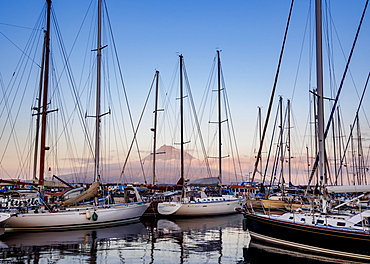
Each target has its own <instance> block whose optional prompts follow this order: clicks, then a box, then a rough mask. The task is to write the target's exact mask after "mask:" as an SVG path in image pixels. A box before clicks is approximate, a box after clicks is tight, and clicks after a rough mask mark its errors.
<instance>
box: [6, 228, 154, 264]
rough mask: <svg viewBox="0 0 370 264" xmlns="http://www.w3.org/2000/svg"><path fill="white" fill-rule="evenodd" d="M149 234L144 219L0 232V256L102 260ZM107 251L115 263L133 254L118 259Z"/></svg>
mask: <svg viewBox="0 0 370 264" xmlns="http://www.w3.org/2000/svg"><path fill="white" fill-rule="evenodd" d="M146 237H147V229H146V227H145V226H144V225H143V224H142V223H141V222H138V223H133V224H129V225H122V226H115V227H108V228H98V229H85V230H73V231H59V232H58V231H56V232H37V233H36V232H28V233H27V232H20V233H5V234H4V235H2V236H0V260H1V261H5V262H6V261H8V262H6V263H14V262H16V263H39V262H40V263H50V262H54V263H67V262H68V263H81V261H87V262H88V263H101V262H100V261H97V259H98V257H99V256H101V255H102V254H104V252H105V251H110V250H111V251H112V252H114V251H115V250H117V249H120V248H130V246H131V245H132V244H135V243H144V241H146V239H145V238H146ZM106 255H107V256H106V257H107V258H109V259H111V260H112V263H117V262H118V263H119V262H121V261H124V259H125V258H129V257H130V255H129V254H125V257H121V260H120V261H118V260H117V259H116V258H118V257H117V256H116V254H115V253H113V254H111V255H110V254H106ZM1 261H0V262H1ZM45 261H46V262H45ZM107 263H110V262H109V261H107Z"/></svg>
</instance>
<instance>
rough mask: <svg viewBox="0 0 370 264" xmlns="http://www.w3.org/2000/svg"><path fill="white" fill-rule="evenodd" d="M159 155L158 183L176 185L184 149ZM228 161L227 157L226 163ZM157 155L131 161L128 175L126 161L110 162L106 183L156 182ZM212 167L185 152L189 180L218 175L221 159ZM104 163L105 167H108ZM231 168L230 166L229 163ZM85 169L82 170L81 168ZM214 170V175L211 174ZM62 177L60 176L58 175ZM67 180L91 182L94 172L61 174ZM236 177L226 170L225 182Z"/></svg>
mask: <svg viewBox="0 0 370 264" xmlns="http://www.w3.org/2000/svg"><path fill="white" fill-rule="evenodd" d="M156 153H157V155H156V178H157V183H166V184H175V183H176V182H177V181H178V180H179V179H180V155H181V150H180V149H177V148H175V147H173V146H168V145H163V146H161V147H160V148H159V149H158V150H157V152H156ZM228 160H229V161H230V160H231V159H224V161H223V162H224V164H225V165H226V164H227V162H228ZM152 161H153V155H152V154H150V155H148V156H146V157H145V158H143V159H142V162H140V161H133V162H129V163H128V164H127V166H126V168H125V171H124V174H122V175H121V171H122V164H110V165H109V166H108V167H109V170H108V171H103V172H102V176H101V177H102V182H103V183H106V182H109V183H117V182H118V183H127V182H130V183H134V182H137V183H145V182H146V183H152V181H153V179H152V178H153V177H152V175H153V171H152V170H153V164H152ZM210 163H211V164H210V169H209V170H208V169H207V167H206V164H205V163H204V161H203V160H199V159H197V158H195V157H193V156H192V155H190V154H189V153H187V152H184V173H185V175H184V177H185V179H190V180H194V179H199V178H205V177H211V176H212V177H215V176H216V177H217V175H218V167H217V166H218V165H217V159H212V160H210ZM105 167H106V166H103V167H102V168H105ZM226 167H230V166H225V168H226ZM80 171H82V170H80ZM209 172H211V174H212V175H209ZM58 176H59V175H58ZM59 177H60V178H62V179H63V180H65V181H67V182H82V183H91V182H92V180H93V173H92V172H87V173H78V174H73V175H72V174H68V175H62V176H59ZM48 180H50V179H48ZM232 181H236V180H235V176H234V173H233V172H228V171H226V170H225V171H224V172H223V180H222V182H223V183H224V184H227V183H230V182H232Z"/></svg>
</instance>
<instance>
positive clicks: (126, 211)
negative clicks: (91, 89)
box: [0, 0, 149, 232]
mask: <svg viewBox="0 0 370 264" xmlns="http://www.w3.org/2000/svg"><path fill="white" fill-rule="evenodd" d="M46 3H47V29H46V31H45V44H44V49H43V52H44V58H45V60H44V63H45V65H44V91H43V106H42V113H41V116H42V128H41V153H40V168H39V171H40V176H39V183H38V185H39V186H40V187H41V188H40V190H41V191H40V192H42V187H43V181H44V177H43V176H44V175H43V174H44V163H45V162H44V159H45V149H46V148H45V137H46V124H47V122H46V117H47V113H48V110H47V105H48V97H47V94H48V91H47V88H48V74H49V71H48V68H49V67H48V63H49V38H50V13H51V12H50V11H51V0H46ZM101 13H102V1H101V0H98V34H97V49H96V52H97V87H96V95H97V98H96V115H95V118H96V134H95V173H94V183H93V184H92V185H91V187H90V189H88V190H87V191H85V192H83V193H82V194H81V195H79V196H78V197H73V198H71V200H67V201H64V202H63V204H61V205H57V204H56V205H54V206H52V207H50V206H46V205H45V207H37V208H36V209H35V208H34V209H33V210H28V208H26V210H17V208H11V209H9V212H4V213H1V214H0V224H2V227H4V228H5V232H9V231H41V230H42V231H51V230H65V229H68V230H70V229H81V228H95V227H100V226H104V227H106V226H114V225H120V224H126V223H133V222H137V221H139V219H140V217H141V216H142V215H143V213H144V212H145V210H146V209H147V208H148V206H149V204H147V203H144V202H143V201H142V200H141V197H140V195H139V193H138V190H137V189H136V188H135V187H133V186H131V185H128V186H127V187H126V189H125V190H124V194H125V201H124V203H121V204H105V205H97V204H96V203H94V204H93V205H85V206H78V202H79V201H81V200H85V199H87V198H89V197H95V198H97V195H98V192H99V186H100V182H99V180H100V177H99V154H100V150H99V144H100V142H99V141H100V135H99V133H100V127H99V126H100V117H101V116H102V115H101V113H100V86H101V78H100V72H101V69H100V64H101V49H102V46H101V17H102V15H101ZM3 209H4V208H3ZM23 209H24V208H23Z"/></svg>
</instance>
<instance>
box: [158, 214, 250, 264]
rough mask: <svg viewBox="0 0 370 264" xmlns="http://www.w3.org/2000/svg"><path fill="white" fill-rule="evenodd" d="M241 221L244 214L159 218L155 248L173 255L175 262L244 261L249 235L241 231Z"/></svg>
mask: <svg viewBox="0 0 370 264" xmlns="http://www.w3.org/2000/svg"><path fill="white" fill-rule="evenodd" d="M241 221H242V216H241V215H240V214H233V215H227V216H214V217H199V218H175V219H170V220H169V219H159V220H158V221H157V223H156V226H155V227H154V228H155V229H156V232H155V233H154V234H155V235H156V237H155V238H154V239H153V241H154V242H155V249H156V250H159V252H161V254H163V252H166V254H168V255H170V254H173V255H172V256H173V262H172V263H183V262H189V263H243V247H245V246H246V245H247V244H248V243H249V235H248V234H243V233H242V232H241V230H242V226H241ZM169 242H171V243H169ZM175 252H176V253H175ZM155 254H156V252H155ZM175 256H176V257H175ZM176 258H177V260H176ZM155 259H156V260H157V258H155ZM165 260H166V259H165V258H163V261H165ZM176 261H177V262H176Z"/></svg>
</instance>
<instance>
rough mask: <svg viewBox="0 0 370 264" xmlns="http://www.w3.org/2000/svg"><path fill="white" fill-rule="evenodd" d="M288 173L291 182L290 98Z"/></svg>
mask: <svg viewBox="0 0 370 264" xmlns="http://www.w3.org/2000/svg"><path fill="white" fill-rule="evenodd" d="M287 104H288V175H289V184H290V183H291V182H292V167H291V159H292V157H291V152H290V150H291V149H290V147H291V144H290V140H291V138H290V100H289V99H288V103H287Z"/></svg>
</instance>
